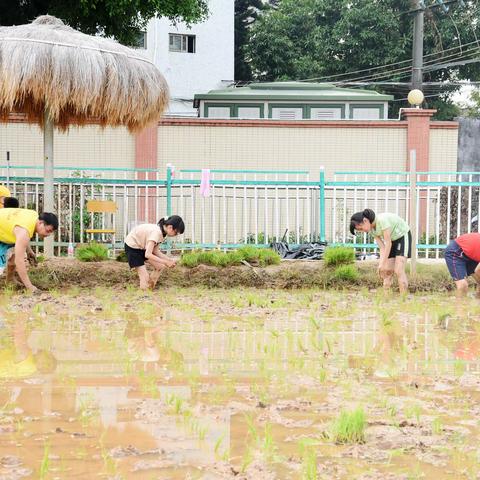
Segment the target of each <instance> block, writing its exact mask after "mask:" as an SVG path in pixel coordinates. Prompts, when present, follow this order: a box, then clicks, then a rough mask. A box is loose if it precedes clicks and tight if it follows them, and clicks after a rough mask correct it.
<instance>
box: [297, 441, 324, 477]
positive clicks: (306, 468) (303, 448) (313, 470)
mask: <svg viewBox="0 0 480 480" xmlns="http://www.w3.org/2000/svg"><path fill="white" fill-rule="evenodd" d="M317 444H318V442H316V441H315V440H312V439H308V438H306V439H303V440H301V441H300V442H299V449H300V454H301V456H302V480H317V479H318V473H319V472H318V467H317V454H316V451H315V447H316V446H317Z"/></svg>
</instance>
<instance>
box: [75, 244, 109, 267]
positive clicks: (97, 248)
mask: <svg viewBox="0 0 480 480" xmlns="http://www.w3.org/2000/svg"><path fill="white" fill-rule="evenodd" d="M75 255H76V257H77V258H78V259H79V260H80V261H81V262H102V261H104V260H108V248H107V247H106V246H105V245H102V244H101V243H97V242H91V243H89V244H88V245H82V246H80V247H78V248H77V250H76V252H75Z"/></svg>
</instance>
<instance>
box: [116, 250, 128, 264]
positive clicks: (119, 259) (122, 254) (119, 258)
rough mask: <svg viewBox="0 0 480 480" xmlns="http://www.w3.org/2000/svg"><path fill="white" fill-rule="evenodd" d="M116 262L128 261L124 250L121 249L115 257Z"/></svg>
mask: <svg viewBox="0 0 480 480" xmlns="http://www.w3.org/2000/svg"><path fill="white" fill-rule="evenodd" d="M115 260H116V261H117V262H123V263H126V262H128V258H127V254H126V253H125V250H122V251H121V252H120V253H119V254H118V255H117V257H116V258H115Z"/></svg>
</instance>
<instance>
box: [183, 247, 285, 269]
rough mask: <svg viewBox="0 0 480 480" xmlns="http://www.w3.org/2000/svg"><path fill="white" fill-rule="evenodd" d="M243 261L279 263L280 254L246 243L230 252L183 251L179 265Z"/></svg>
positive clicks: (188, 265)
mask: <svg viewBox="0 0 480 480" xmlns="http://www.w3.org/2000/svg"><path fill="white" fill-rule="evenodd" d="M243 261H246V262H248V263H252V264H258V265H260V266H262V267H265V266H267V265H277V264H279V263H280V255H278V253H276V252H274V251H273V250H270V249H265V248H256V247H253V246H250V245H248V246H245V247H242V248H240V249H238V250H232V251H230V252H220V251H217V250H211V251H207V252H189V253H184V254H183V255H182V257H181V259H180V265H183V266H184V267H187V268H193V267H196V266H197V265H199V264H203V265H212V266H214V267H229V266H231V265H241V263H242V262H243Z"/></svg>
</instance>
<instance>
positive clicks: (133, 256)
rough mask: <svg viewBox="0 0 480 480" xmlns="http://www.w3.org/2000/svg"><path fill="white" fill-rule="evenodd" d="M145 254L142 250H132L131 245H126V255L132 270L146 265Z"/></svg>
mask: <svg viewBox="0 0 480 480" xmlns="http://www.w3.org/2000/svg"><path fill="white" fill-rule="evenodd" d="M145 252H146V250H142V249H140V248H132V247H130V246H129V245H127V244H125V254H126V255H127V260H128V264H129V265H130V268H137V267H142V266H143V265H145V261H146V258H145Z"/></svg>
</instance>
